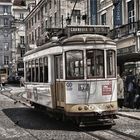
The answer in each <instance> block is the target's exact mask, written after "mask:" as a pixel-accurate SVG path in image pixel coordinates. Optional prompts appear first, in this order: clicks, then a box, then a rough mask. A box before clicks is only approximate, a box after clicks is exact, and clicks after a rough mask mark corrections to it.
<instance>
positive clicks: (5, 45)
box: [4, 42, 9, 51]
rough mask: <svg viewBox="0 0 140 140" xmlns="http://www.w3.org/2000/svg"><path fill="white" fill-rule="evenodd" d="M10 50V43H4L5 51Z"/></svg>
mask: <svg viewBox="0 0 140 140" xmlns="http://www.w3.org/2000/svg"><path fill="white" fill-rule="evenodd" d="M8 50H9V43H7V42H5V43H4V51H8Z"/></svg>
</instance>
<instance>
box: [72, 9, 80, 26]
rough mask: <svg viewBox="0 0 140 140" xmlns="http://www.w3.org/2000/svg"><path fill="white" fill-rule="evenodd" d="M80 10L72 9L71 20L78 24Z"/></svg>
mask: <svg viewBox="0 0 140 140" xmlns="http://www.w3.org/2000/svg"><path fill="white" fill-rule="evenodd" d="M80 17H81V16H80V10H73V22H74V23H79V24H80Z"/></svg>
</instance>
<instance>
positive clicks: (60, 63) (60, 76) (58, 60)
mask: <svg viewBox="0 0 140 140" xmlns="http://www.w3.org/2000/svg"><path fill="white" fill-rule="evenodd" d="M55 63H56V79H63V59H62V55H59V56H55Z"/></svg>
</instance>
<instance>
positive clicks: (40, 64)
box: [39, 58, 43, 82]
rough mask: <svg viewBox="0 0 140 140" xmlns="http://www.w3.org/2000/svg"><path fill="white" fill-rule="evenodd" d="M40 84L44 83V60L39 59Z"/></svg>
mask: <svg viewBox="0 0 140 140" xmlns="http://www.w3.org/2000/svg"><path fill="white" fill-rule="evenodd" d="M39 82H43V59H42V58H39Z"/></svg>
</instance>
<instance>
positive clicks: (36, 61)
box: [35, 59, 38, 82]
mask: <svg viewBox="0 0 140 140" xmlns="http://www.w3.org/2000/svg"><path fill="white" fill-rule="evenodd" d="M35 70H36V75H35V82H38V59H36V60H35Z"/></svg>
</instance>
